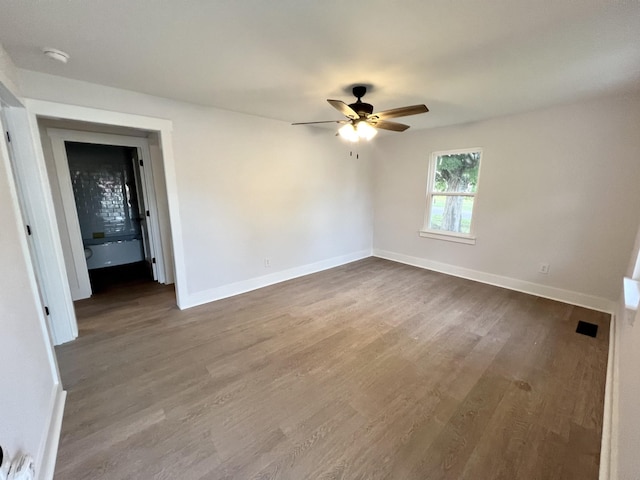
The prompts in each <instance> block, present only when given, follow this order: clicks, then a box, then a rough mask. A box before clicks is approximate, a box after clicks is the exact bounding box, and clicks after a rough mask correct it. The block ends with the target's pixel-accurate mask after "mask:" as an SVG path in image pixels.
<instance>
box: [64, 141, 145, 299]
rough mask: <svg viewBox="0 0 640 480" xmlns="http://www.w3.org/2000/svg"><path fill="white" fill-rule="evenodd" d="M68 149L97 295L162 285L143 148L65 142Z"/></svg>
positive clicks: (88, 268)
mask: <svg viewBox="0 0 640 480" xmlns="http://www.w3.org/2000/svg"><path fill="white" fill-rule="evenodd" d="M65 150H66V153H67V160H68V164H69V173H70V177H71V185H72V189H73V196H74V200H75V205H76V213H77V215H78V223H79V225H80V233H81V237H82V245H83V247H84V254H85V259H86V262H87V270H88V273H89V281H90V285H91V291H92V293H97V292H100V291H104V290H106V289H108V288H109V286H110V285H113V284H121V283H125V282H126V283H130V282H143V281H154V280H156V275H155V274H154V269H153V259H154V256H153V254H154V252H153V249H152V248H151V239H150V236H149V217H147V216H146V213H145V212H146V211H147V208H146V202H145V198H146V197H147V195H145V193H146V191H145V187H144V183H143V181H142V175H144V172H141V171H140V166H139V155H138V152H137V149H136V148H134V147H126V146H119V145H101V144H92V143H81V142H65Z"/></svg>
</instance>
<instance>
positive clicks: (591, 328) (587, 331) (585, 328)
mask: <svg viewBox="0 0 640 480" xmlns="http://www.w3.org/2000/svg"><path fill="white" fill-rule="evenodd" d="M576 332H577V333H581V334H582V335H587V336H588V337H593V338H596V335H597V334H598V325H596V324H595V323H589V322H583V321H582V320H580V321H579V322H578V328H576Z"/></svg>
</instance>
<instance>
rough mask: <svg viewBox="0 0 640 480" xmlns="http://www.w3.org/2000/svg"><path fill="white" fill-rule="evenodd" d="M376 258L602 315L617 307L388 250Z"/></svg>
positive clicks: (375, 252) (598, 299) (377, 253)
mask: <svg viewBox="0 0 640 480" xmlns="http://www.w3.org/2000/svg"><path fill="white" fill-rule="evenodd" d="M373 256H374V257H379V258H384V259H386V260H393V261H394V262H400V263H405V264H407V265H412V266H414V267H420V268H425V269H427V270H433V271H435V272H440V273H446V274H448V275H453V276H454V277H461V278H466V279H469V280H474V281H476V282H481V283H487V284H489V285H495V286H497V287H503V288H508V289H510V290H515V291H518V292H523V293H528V294H531V295H535V296H537V297H544V298H549V299H551V300H558V301H560V302H564V303H569V304H571V305H577V306H579V307H586V308H590V309H592V310H598V311H600V312H606V313H611V314H613V312H614V311H615V307H616V304H615V302H613V301H611V300H609V299H606V298H602V297H596V296H593V295H585V294H583V293H579V292H573V291H571V290H564V289H561V288H556V287H550V286H548V285H540V284H538V283H533V282H528V281H526V280H518V279H516V278H510V277H503V276H501V275H494V274H492V273H485V272H480V271H478V270H471V269H470V268H464V267H458V266H455V265H450V264H448V263H440V262H435V261H433V260H427V259H424V258H419V257H412V256H410V255H404V254H401V253H396V252H389V251H387V250H379V249H375V248H374V249H373Z"/></svg>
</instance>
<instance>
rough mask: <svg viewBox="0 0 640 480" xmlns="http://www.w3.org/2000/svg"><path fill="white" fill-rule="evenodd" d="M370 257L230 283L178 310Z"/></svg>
mask: <svg viewBox="0 0 640 480" xmlns="http://www.w3.org/2000/svg"><path fill="white" fill-rule="evenodd" d="M370 256H371V250H362V251H359V252H354V253H350V254H347V255H342V256H339V257H333V258H329V259H327V260H322V261H320V262H316V263H310V264H307V265H302V266H299V267H295V268H290V269H287V270H281V271H279V272H275V273H271V274H269V275H263V276H261V277H255V278H250V279H248V280H243V281H242V282H236V283H231V284H229V285H223V286H221V287H217V288H212V289H210V290H205V291H202V292H196V293H192V294H190V295H189V296H188V297H187V298H186V299H185V301H183V302H181V304H180V308H181V309H185V308H191V307H195V306H197V305H202V304H204V303H209V302H213V301H216V300H222V299H223V298H227V297H233V296H234V295H240V294H241V293H246V292H250V291H251V290H257V289H258V288H262V287H267V286H269V285H273V284H275V283H280V282H285V281H287V280H292V279H294V278H298V277H302V276H304V275H309V274H311V273H316V272H320V271H322V270H327V269H329V268H334V267H339V266H340V265H344V264H347V263H351V262H355V261H357V260H362V259H363V258H368V257H370Z"/></svg>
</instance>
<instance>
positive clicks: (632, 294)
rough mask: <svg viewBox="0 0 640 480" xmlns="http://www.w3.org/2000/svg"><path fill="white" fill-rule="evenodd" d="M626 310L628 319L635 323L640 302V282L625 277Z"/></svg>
mask: <svg viewBox="0 0 640 480" xmlns="http://www.w3.org/2000/svg"><path fill="white" fill-rule="evenodd" d="M623 286H624V310H625V316H626V317H627V321H628V322H629V323H630V324H631V325H633V322H634V320H635V319H636V312H637V311H638V304H639V303H640V282H639V281H638V280H633V279H631V278H627V277H624V283H623Z"/></svg>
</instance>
